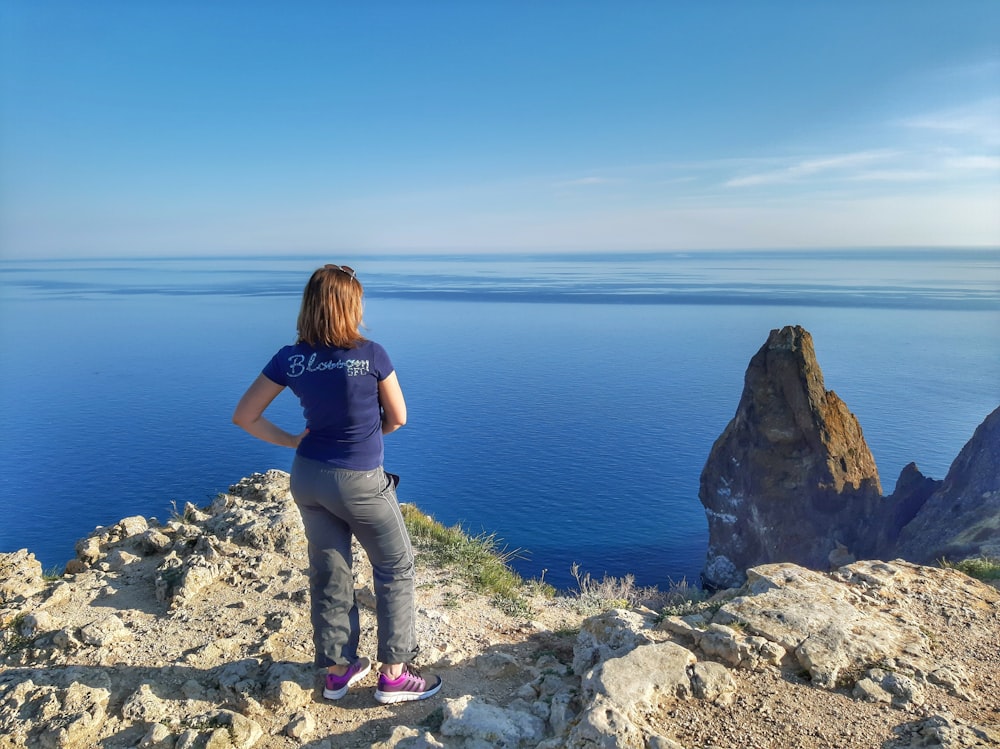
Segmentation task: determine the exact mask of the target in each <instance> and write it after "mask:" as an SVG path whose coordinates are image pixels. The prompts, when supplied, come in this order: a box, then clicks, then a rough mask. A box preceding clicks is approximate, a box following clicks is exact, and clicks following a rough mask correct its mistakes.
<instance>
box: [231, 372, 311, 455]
mask: <svg viewBox="0 0 1000 749" xmlns="http://www.w3.org/2000/svg"><path fill="white" fill-rule="evenodd" d="M284 389H285V387H284V385H279V384H278V383H276V382H273V381H272V380H270V379H268V378H267V377H265V376H264V375H258V377H257V379H256V380H254V381H253V384H252V385H251V386H250V387H249V388H247V391H246V392H245V393H243V397H242V398H240V402H239V403H238V404H236V410H235V411H234V412H233V423H234V424H236V425H237V426H239V427H241V428H243V429H245V430H246V431H248V432H249V433H250V434H252V435H253V436H254V437H256V438H257V439H261V440H264V441H265V442H270V443H271V444H272V445H280V446H282V447H298V446H299V442H301V441H302V438H303V437H305V436H306V434H307V433H308V432H309V430H308V429H307V430H306V431H304V432H302V434H289V433H288V432H286V431H285V430H284V429H282V428H281V427H279V426H277V425H276V424H272V423H271V422H270V421H268V420H267V419H265V418H264V411H265V410H266V409H267V407H268V406H270V405H271V401H273V400H274V399H275V398H277V397H278V393H280V392H281V391H282V390H284Z"/></svg>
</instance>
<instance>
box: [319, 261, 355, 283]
mask: <svg viewBox="0 0 1000 749" xmlns="http://www.w3.org/2000/svg"><path fill="white" fill-rule="evenodd" d="M323 267H324V268H332V269H333V270H339V271H340V272H341V273H346V274H347V275H349V276H350V277H351V279H352V280H357V278H358V272H357V271H356V270H354V268H352V267H351V266H349V265H334V264H333V263H327V264H326V265H324V266H323Z"/></svg>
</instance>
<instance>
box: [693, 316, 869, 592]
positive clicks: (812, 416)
mask: <svg viewBox="0 0 1000 749" xmlns="http://www.w3.org/2000/svg"><path fill="white" fill-rule="evenodd" d="M881 495H882V488H881V484H880V482H879V476H878V470H877V468H876V466H875V460H874V458H873V457H872V454H871V450H869V449H868V445H867V443H866V442H865V438H864V435H863V434H862V431H861V426H860V425H859V423H858V420H857V418H856V417H855V416H854V415H853V414H852V413H851V412H850V411H849V410H848V408H847V406H846V405H845V404H844V402H843V401H842V400H841V399H840V398H839V397H838V396H837V394H836V393H834V392H833V391H828V390H826V389H825V387H824V383H823V373H822V371H821V370H820V367H819V364H818V363H817V361H816V353H815V350H814V348H813V342H812V336H811V335H810V334H809V333H808V331H806V330H804V329H803V328H802V327H799V326H786V327H784V328H781V329H779V330H772V331H771V333H770V335H769V336H768V339H767V342H766V343H765V344H764V345H763V346H762V347H761V349H760V350H759V351H758V352H757V353H756V355H754V357H753V358H752V359H751V361H750V365H749V367H748V368H747V372H746V377H745V381H744V387H743V395H742V397H741V399H740V403H739V406H738V408H737V410H736V415H735V416H734V417H733V419H732V421H730V422H729V425H728V426H727V427H726V429H725V431H724V432H723V433H722V435H721V436H720V437H719V438H718V439H717V440H716V442H715V444H714V445H713V447H712V451H711V453H710V454H709V457H708V461H707V462H706V464H705V468H704V470H703V471H702V474H701V486H700V490H699V497H700V499H701V502H702V504H703V505H704V506H705V511H706V514H707V516H708V527H709V548H708V556H707V560H706V564H705V569H704V572H703V577H704V580H705V582H706V583H707V584H708V585H710V586H716V587H729V586H733V585H738V584H740V583H742V582H743V580H744V577H745V574H744V573H745V570H746V569H747V568H749V567H752V566H754V565H758V564H764V563H770V562H794V563H796V564H801V565H804V566H807V567H812V568H814V569H826V568H828V567H829V566H830V556H831V554H834V555H839V556H840V557H841V558H847V557H849V556H851V555H854V556H863V555H866V554H868V553H869V552H870V551H871V549H872V547H873V545H874V543H875V540H876V538H877V537H878V535H879V533H881V529H880V528H879V527H873V524H872V523H871V522H870V519H871V517H872V515H873V513H875V512H877V509H878V505H879V504H881V501H882V497H881ZM876 525H877V524H876Z"/></svg>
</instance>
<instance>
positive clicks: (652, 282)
mask: <svg viewBox="0 0 1000 749" xmlns="http://www.w3.org/2000/svg"><path fill="white" fill-rule="evenodd" d="M328 260H329V261H334V262H343V263H347V264H349V265H351V266H353V267H354V268H356V269H357V271H358V277H359V278H360V280H361V281H362V282H363V283H364V285H365V288H366V300H367V301H366V309H365V321H366V325H367V329H366V333H367V335H368V336H369V337H371V338H373V339H374V340H377V341H379V342H380V343H382V344H383V345H384V346H385V347H386V348H387V350H388V351H389V353H390V356H391V357H392V359H393V362H394V364H395V366H396V369H397V372H398V374H399V378H400V383H401V385H402V387H403V390H404V393H405V395H406V398H407V404H408V407H409V423H408V424H407V426H406V427H405V428H404V429H402V430H400V431H399V432H397V433H395V434H392V435H389V436H388V437H387V438H386V467H387V468H388V469H389V470H391V471H393V472H396V473H399V474H400V475H401V476H402V483H401V485H400V499H401V500H403V501H408V502H413V503H415V504H417V505H418V506H419V507H420V508H421V509H422V510H424V511H425V512H428V513H430V514H432V515H433V516H434V517H435V518H437V519H438V520H439V521H441V522H443V523H445V524H446V525H453V524H461V525H462V526H463V527H464V528H465V529H466V531H467V532H470V533H472V534H479V533H485V534H495V537H496V539H497V540H498V542H499V544H500V546H501V547H504V546H505V547H506V548H507V549H508V550H509V551H510V552H512V553H514V559H513V564H514V566H515V568H516V569H518V571H519V572H521V573H522V574H524V575H525V576H528V577H539V576H543V575H544V579H545V580H546V581H548V582H550V583H552V584H555V585H557V586H559V587H564V588H567V587H568V588H571V587H573V585H574V579H573V576H572V573H571V568H572V565H573V564H574V563H576V564H578V565H579V569H580V570H581V571H583V572H587V573H589V574H591V575H592V576H594V577H597V578H600V577H601V576H603V575H604V574H608V575H613V576H622V575H625V574H634V575H635V578H636V581H637V582H638V583H639V584H642V585H660V586H665V585H667V584H669V582H671V581H679V580H681V579H687V580H688V581H689V582H694V581H697V579H698V574H699V571H700V569H701V566H702V563H703V561H704V556H705V549H706V543H707V526H706V522H705V516H704V511H703V509H702V506H701V504H700V502H699V501H698V479H699V474H700V472H701V469H702V467H703V466H704V463H705V460H706V458H707V457H708V454H709V451H710V450H711V447H712V443H713V441H714V440H715V439H716V438H717V437H718V436H719V434H720V433H721V432H722V430H723V429H724V428H725V426H726V423H727V422H728V421H729V419H731V418H732V416H733V414H734V412H735V410H736V406H737V404H738V402H739V398H740V392H741V389H742V385H743V374H744V372H745V370H746V366H747V364H748V362H749V360H750V358H751V357H752V356H753V354H754V353H755V352H756V351H757V350H758V349H759V348H760V346H761V345H762V344H763V343H764V342H765V341H766V339H767V336H768V332H769V331H770V330H771V329H772V328H776V327H781V326H783V325H793V324H798V325H802V326H804V327H805V328H806V329H807V330H809V331H810V332H811V333H812V335H813V339H814V343H815V347H816V353H817V357H818V360H819V364H820V366H821V368H822V370H823V373H824V376H825V381H826V387H827V388H828V389H832V390H835V391H836V392H837V394H838V395H839V396H840V397H841V398H842V399H843V400H844V401H845V402H846V403H847V405H848V407H849V408H850V409H851V411H852V412H853V413H854V414H855V415H856V416H857V417H858V419H859V420H860V423H861V426H862V428H863V430H864V433H865V437H866V439H867V440H868V443H869V446H870V447H871V449H872V452H873V453H874V456H875V460H876V462H877V464H878V467H879V471H880V474H881V477H882V483H883V489H884V491H885V493H889V492H890V491H891V490H892V488H893V485H894V483H895V479H896V477H897V476H898V474H899V471H900V470H901V469H902V468H903V466H905V465H906V464H907V463H909V462H911V461H914V462H916V464H917V465H918V467H919V468H920V469H921V470H922V471H923V472H924V473H925V474H927V475H930V476H933V477H935V478H943V477H944V475H945V474H946V472H947V470H948V467H949V465H950V463H951V461H952V460H953V459H954V458H955V456H956V455H957V454H958V452H959V450H960V449H961V448H962V446H963V445H964V444H965V442H967V441H968V439H969V438H970V437H971V436H972V433H973V431H974V430H975V428H976V427H977V426H978V425H979V424H980V423H981V422H982V420H983V419H984V418H985V417H986V415H987V414H988V413H989V412H990V411H992V410H993V409H994V408H996V406H997V405H998V403H1000V250H976V251H972V250H892V251H887V250H880V251H876V250H850V251H813V252H805V251H803V252H698V253H651V254H610V255H603V256H597V255H583V254H581V255H549V256H545V255H489V256H486V255H469V256H459V255H449V256H444V255H434V256H412V255H408V256H403V255H395V256H384V255H383V256H353V257H351V256H338V257H333V258H325V257H324V258H318V257H301V256H295V257H289V256H285V257H253V258H198V259H136V260H73V261H65V260H64V261H58V262H56V261H3V262H0V342H2V344H3V357H2V360H0V413H2V417H3V426H4V428H3V430H0V460H2V465H3V470H2V471H0V551H12V550H16V549H19V548H28V549H29V550H31V551H32V552H34V553H35V554H36V555H37V556H38V558H39V559H40V560H41V562H42V564H43V566H45V567H46V568H52V567H57V566H58V567H61V566H62V565H63V564H64V563H65V562H66V561H67V560H68V559H70V558H71V557H72V556H73V554H74V550H73V545H74V542H75V541H76V540H77V539H79V538H81V537H83V536H85V535H86V534H87V533H89V532H90V531H92V530H93V529H94V527H95V526H98V525H106V524H110V523H114V522H116V521H117V520H119V519H121V518H122V517H126V516H129V515H145V516H147V517H148V516H155V517H158V518H159V519H161V520H165V519H167V518H168V517H169V515H170V514H171V512H172V511H173V510H174V508H175V507H176V508H177V509H181V508H183V505H184V504H185V503H186V502H192V503H194V504H196V505H202V504H206V503H208V502H209V501H210V500H211V499H212V497H214V495H215V494H216V493H217V492H219V491H225V490H226V488H227V487H228V486H229V485H230V484H232V483H235V482H236V481H238V480H239V479H240V478H242V477H244V476H248V475H250V474H251V473H254V472H259V471H264V470H267V469H269V468H279V469H282V470H288V468H289V467H290V465H291V460H292V453H291V451H289V450H285V449H282V448H278V447H274V446H272V445H267V444H265V443H262V442H259V441H256V440H254V439H253V438H251V437H249V436H248V435H247V434H245V433H244V432H242V431H241V430H239V429H238V428H236V427H235V426H233V425H232V424H231V423H230V418H231V415H232V410H233V407H234V406H235V404H236V401H237V400H238V399H239V397H240V395H241V394H242V392H243V390H244V389H245V388H246V386H247V385H248V384H249V383H250V382H251V381H252V380H253V379H254V377H256V375H257V373H258V372H259V371H260V369H261V367H262V366H263V365H264V363H265V362H266V361H267V360H268V359H269V358H270V356H271V355H272V354H273V353H274V351H275V350H277V349H278V348H279V347H280V346H282V345H284V344H286V343H289V342H291V341H292V340H293V339H294V335H295V317H296V314H297V312H298V304H299V297H300V294H301V289H302V286H303V284H304V283H305V281H306V279H307V278H308V275H309V273H310V272H311V271H312V270H313V269H314V268H315V267H316V266H318V265H320V264H322V263H324V262H327V261H328ZM269 415H270V416H271V417H272V418H273V419H274V420H275V421H277V422H278V423H280V424H282V425H283V426H285V427H286V428H287V429H289V430H290V431H296V430H298V429H300V428H301V426H302V420H301V413H300V410H299V407H298V404H297V402H296V401H295V399H294V397H293V396H292V395H291V394H290V393H285V394H282V395H281V396H280V397H279V398H278V400H277V401H276V402H275V404H274V405H273V406H272V410H271V411H270V412H269Z"/></svg>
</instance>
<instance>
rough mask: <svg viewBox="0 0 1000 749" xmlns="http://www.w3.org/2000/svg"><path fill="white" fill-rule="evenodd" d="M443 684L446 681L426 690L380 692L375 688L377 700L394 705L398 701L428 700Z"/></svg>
mask: <svg viewBox="0 0 1000 749" xmlns="http://www.w3.org/2000/svg"><path fill="white" fill-rule="evenodd" d="M443 685H444V682H443V681H439V682H438V683H437V686H435V687H432V688H431V689H428V690H427V691H426V692H380V691H378V690H375V700H376V701H377V702H381V703H382V704H383V705H392V704H395V703H397V702H414V701H416V700H426V699H427V698H428V697H433V696H434V695H435V694H437V693H438V692H440V691H441V687H442V686H443Z"/></svg>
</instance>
